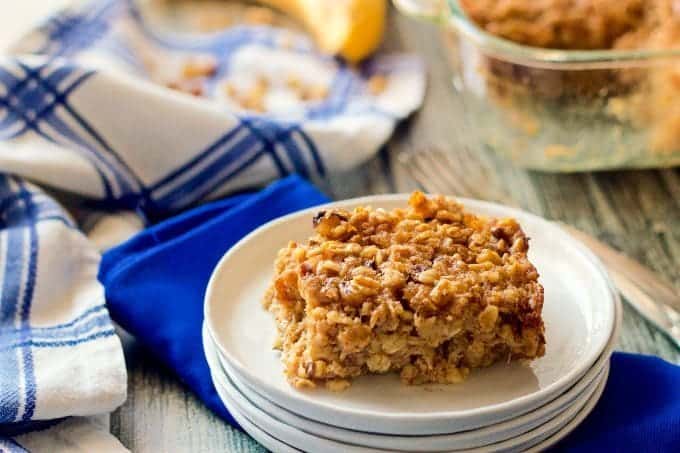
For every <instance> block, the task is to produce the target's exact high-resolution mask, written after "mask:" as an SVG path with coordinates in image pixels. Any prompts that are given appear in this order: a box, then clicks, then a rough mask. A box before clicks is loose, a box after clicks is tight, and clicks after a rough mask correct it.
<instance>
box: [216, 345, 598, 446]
mask: <svg viewBox="0 0 680 453" xmlns="http://www.w3.org/2000/svg"><path fill="white" fill-rule="evenodd" d="M204 334H205V335H204V336H203V343H204V353H205V354H206V358H207V356H208V354H209V352H208V350H207V348H206V347H205V343H206V339H207V340H208V341H210V340H211V339H210V335H209V334H208V333H207V332H204ZM213 347H214V346H213ZM213 355H218V352H217V348H214V349H213ZM214 359H218V357H214ZM214 359H213V360H214ZM208 360H210V359H208ZM217 371H219V370H217ZM609 372H610V364H609V361H606V362H605V364H604V367H603V368H602V369H601V370H600V371H599V372H598V374H597V376H596V380H595V385H594V386H593V387H592V388H588V390H587V395H586V396H585V397H583V395H580V398H578V399H577V400H576V401H574V403H573V404H572V405H570V406H569V407H567V409H566V410H565V411H564V412H561V413H559V414H558V415H557V416H556V417H554V418H552V419H550V420H548V421H546V422H545V423H542V424H541V425H539V426H537V427H535V428H533V429H531V430H529V431H527V432H524V433H522V434H519V435H517V436H513V437H511V438H509V439H505V440H502V441H498V442H494V443H491V444H487V445H482V446H478V447H470V448H462V449H455V450H450V451H452V452H455V453H481V452H483V451H486V450H487V449H489V448H502V449H505V448H508V449H513V448H518V447H519V448H523V449H524V448H529V449H530V448H534V446H535V445H541V444H543V443H544V442H546V441H548V440H550V439H553V443H554V442H556V441H557V440H559V439H561V438H562V437H564V436H565V435H566V434H568V433H569V432H571V430H573V429H574V428H575V427H576V426H578V424H580V423H581V422H582V421H583V420H584V419H585V416H586V415H588V414H589V413H590V411H592V409H593V408H594V406H595V404H596V403H597V402H598V401H599V399H600V397H601V395H602V392H603V391H604V388H605V387H606V384H607V382H608V377H609ZM214 373H215V372H214V371H213V370H212V367H211V378H212V379H213V382H214V385H215V387H216V390H217V389H218V388H219V389H220V390H222V391H223V392H224V393H226V394H228V397H229V398H232V399H235V400H238V399H245V401H246V403H240V402H239V401H235V402H234V406H236V408H235V409H236V412H238V413H239V414H240V415H242V416H243V417H245V418H246V419H248V421H249V422H251V423H252V424H253V425H255V426H257V427H258V428H259V429H260V430H262V431H263V432H265V433H267V434H268V435H269V436H271V437H273V438H275V439H277V440H278V441H280V442H283V443H284V444H286V445H288V446H290V447H292V448H296V449H299V448H302V447H300V446H295V445H291V444H289V443H288V442H287V441H284V440H282V439H280V438H278V437H276V436H275V435H273V434H269V433H268V432H267V431H265V429H264V428H263V427H260V426H259V425H258V422H256V421H253V420H252V419H251V418H250V417H249V416H248V415H249V413H248V411H247V409H244V408H242V407H241V404H248V405H252V406H253V407H254V408H255V409H257V410H258V411H260V412H261V414H259V415H258V416H259V417H268V418H271V419H272V422H273V423H276V424H279V425H281V429H287V430H292V431H293V432H295V431H299V432H301V433H302V435H303V436H305V437H311V438H312V439H314V438H317V439H318V441H320V442H326V441H327V442H331V443H333V444H337V445H335V447H336V448H339V449H343V448H344V449H349V448H351V449H352V450H353V451H357V452H359V451H393V449H391V448H378V447H370V446H365V445H358V444H354V443H351V442H349V441H339V440H332V439H327V438H324V437H321V436H319V435H317V434H314V433H309V432H306V431H304V430H301V429H300V428H297V427H295V426H293V425H289V424H288V423H286V422H285V421H282V420H278V419H276V418H275V417H273V416H272V415H270V414H268V413H267V412H266V411H264V409H262V408H260V407H259V406H256V405H255V404H254V403H252V402H251V401H250V400H248V399H247V397H246V396H245V395H243V394H242V393H241V392H240V390H239V388H238V386H237V385H236V384H235V383H234V382H233V381H232V380H231V376H230V375H229V374H228V373H224V375H223V376H218V377H217V378H216V374H214ZM220 377H222V378H223V379H227V380H228V383H227V387H226V388H225V385H224V383H223V382H222V380H221V379H219V378H220ZM232 392H236V393H238V397H235V396H233V395H232ZM218 393H219V392H218ZM220 399H222V397H221V396H220ZM225 404H226V403H225ZM574 407H576V409H575V410H574V412H573V413H570V410H573V408H574ZM584 412H585V413H584ZM251 416H252V415H251ZM565 418H566V421H565V420H564V419H565ZM267 422H269V420H267ZM546 426H550V427H549V428H547V430H546V431H548V433H547V434H546V433H545V432H541V433H538V434H537V433H535V431H537V430H539V431H540V430H541V429H543V428H545V427H546ZM567 427H571V429H570V430H569V431H564V430H565V428H567ZM551 430H552V431H551ZM532 433H533V437H532ZM560 434H561V437H557V436H558V435H560ZM541 436H545V437H543V438H542V439H540V440H538V441H536V439H535V438H536V437H541ZM386 437H389V436H386ZM534 441H536V442H534ZM513 443H514V445H513ZM527 443H528V444H529V445H526V444H527Z"/></svg>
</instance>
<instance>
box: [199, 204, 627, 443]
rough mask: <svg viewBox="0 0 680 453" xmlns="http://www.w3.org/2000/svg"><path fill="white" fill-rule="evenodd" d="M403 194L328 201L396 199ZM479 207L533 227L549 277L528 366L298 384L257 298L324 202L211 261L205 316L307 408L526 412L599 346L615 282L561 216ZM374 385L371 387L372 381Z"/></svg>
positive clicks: (408, 424)
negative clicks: (536, 352) (431, 380)
mask: <svg viewBox="0 0 680 453" xmlns="http://www.w3.org/2000/svg"><path fill="white" fill-rule="evenodd" d="M407 197H408V196H407V195H388V196H378V197H367V198H361V199H356V200H348V201H344V202H339V203H334V204H333V205H334V206H342V207H345V208H350V209H351V208H353V207H355V206H359V205H372V206H374V207H383V208H386V209H392V208H395V207H403V206H405V205H406V200H407ZM461 201H462V202H463V203H464V204H465V205H466V207H467V208H468V209H469V210H471V211H473V212H476V213H479V214H483V215H490V216H512V217H515V218H517V219H518V220H519V221H520V223H521V224H522V227H523V228H524V230H525V231H526V233H527V234H528V235H529V237H531V250H530V259H531V260H532V262H533V263H534V264H535V265H536V267H537V269H538V271H539V273H540V274H541V282H542V284H543V286H544V287H545V304H544V311H543V317H544V320H545V323H546V337H547V349H546V355H545V356H544V357H542V358H541V359H539V360H535V361H533V362H532V363H531V365H530V366H523V365H521V364H518V363H512V364H509V365H508V364H497V365H495V366H493V367H489V368H486V369H483V370H474V371H473V373H471V376H470V378H469V379H468V380H467V381H465V382H464V383H462V384H459V385H425V386H404V385H402V384H401V383H400V381H399V379H398V377H397V376H396V375H395V374H389V375H372V376H364V377H361V378H358V379H356V380H355V381H354V383H353V385H352V386H351V387H350V388H349V389H347V390H346V391H344V392H340V393H334V392H330V391H327V390H325V389H314V390H311V391H298V390H296V389H294V388H292V387H291V386H290V385H289V384H288V383H287V382H286V380H285V378H284V376H283V372H282V365H281V363H280V359H279V354H278V353H277V352H275V351H272V350H271V344H272V341H273V339H274V335H275V324H274V320H273V318H272V316H271V315H270V314H269V313H267V312H265V311H264V310H263V309H262V307H261V299H262V296H263V294H264V292H265V289H266V288H267V286H268V284H269V282H270V280H271V277H272V273H273V262H274V259H275V257H276V253H277V251H278V250H279V248H281V247H282V246H284V245H285V244H286V243H287V242H288V241H289V240H297V241H303V240H305V239H306V238H307V237H309V236H310V234H311V233H312V227H311V218H312V216H313V214H314V213H316V212H317V211H318V210H319V209H322V208H320V207H316V208H312V209H308V210H305V211H301V212H298V213H294V214H291V215H288V216H285V217H282V218H280V219H278V220H275V221H273V222H270V223H268V224H267V225H264V226H262V227H260V228H259V229H257V230H255V231H254V232H253V233H251V234H250V235H248V236H247V237H245V238H244V239H243V240H241V241H240V242H239V243H238V244H236V245H235V246H234V247H233V248H232V249H231V250H230V251H229V252H228V253H227V254H226V255H225V256H224V257H223V258H222V260H221V261H220V263H219V264H218V265H217V268H216V269H215V271H214V273H213V275H212V277H211V279H210V283H209V285H208V290H207V292H206V302H205V319H206V323H207V326H208V329H209V330H210V332H211V335H212V336H213V337H214V339H215V342H216V345H217V347H218V348H219V350H220V352H221V355H222V356H223V357H224V358H225V359H226V360H227V361H228V362H229V364H230V365H231V366H232V367H233V368H234V369H235V370H236V371H237V372H238V374H239V376H242V377H243V378H244V379H243V380H245V381H246V382H248V383H249V384H251V386H252V387H253V388H255V389H256V390H257V391H258V392H259V393H260V394H262V395H265V396H266V397H267V398H268V399H270V400H271V401H274V402H276V403H277V404H278V405H280V406H284V407H286V408H288V409H289V410H290V411H292V412H296V413H298V414H301V415H304V416H306V417H307V418H311V419H314V420H319V421H322V422H324V423H329V424H333V425H335V426H341V427H344V428H349V429H356V430H362V431H369V432H375V433H386V434H401V435H426V434H448V433H453V432H459V431H463V430H469V429H474V428H479V427H482V426H488V425H491V424H495V423H499V422H501V421H503V420H507V419H509V418H513V417H517V416H518V415H521V414H523V413H526V412H529V411H531V410H533V409H535V408H537V407H539V406H542V405H544V404H545V403H547V402H548V401H550V400H552V399H554V398H555V397H556V396H557V395H559V394H560V393H562V392H564V391H565V390H566V389H567V388H569V387H570V386H572V385H573V384H574V383H575V382H576V381H578V380H579V379H580V378H581V377H582V376H583V375H584V374H585V372H586V371H587V370H588V369H589V368H590V367H591V366H592V365H593V363H594V362H595V361H596V359H597V357H599V356H600V354H601V353H602V351H603V349H604V348H605V346H606V344H607V342H608V340H609V338H610V337H611V334H612V331H613V328H614V312H615V310H614V305H615V301H616V300H617V297H618V296H617V295H616V293H615V291H612V286H611V284H610V283H609V280H608V277H607V275H606V272H605V271H604V269H603V268H602V266H601V264H600V263H599V261H598V260H597V259H596V258H595V257H594V256H593V255H592V253H590V252H589V251H588V250H587V249H586V248H585V247H584V246H583V245H582V244H581V243H580V242H578V241H576V240H574V239H572V238H571V237H570V236H569V235H568V234H566V233H565V232H563V231H562V230H560V229H559V228H558V227H557V226H555V225H553V224H551V223H549V222H546V221H545V220H543V219H541V218H539V217H536V216H534V215H531V214H528V213H526V212H523V211H518V210H515V209H511V208H507V207H503V206H500V205H495V204H491V203H485V202H480V201H475V200H465V199H461ZM378 388H379V389H380V391H375V390H376V389H378Z"/></svg>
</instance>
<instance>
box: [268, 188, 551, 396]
mask: <svg viewBox="0 0 680 453" xmlns="http://www.w3.org/2000/svg"><path fill="white" fill-rule="evenodd" d="M312 223H313V226H314V230H315V234H314V235H313V236H312V237H310V238H309V239H308V240H307V241H306V242H305V243H297V242H290V243H289V244H288V246H286V247H284V248H283V249H281V250H280V251H279V253H278V257H277V259H276V263H275V275H274V279H273V282H272V285H271V286H270V288H269V289H268V291H267V293H266V295H265V298H264V306H265V308H266V309H268V310H269V311H270V312H271V313H273V314H274V316H275V318H276V323H277V332H278V335H277V340H276V344H275V347H276V348H277V349H280V350H281V352H282V361H283V364H284V368H285V369H284V373H285V375H286V377H287V379H288V381H289V382H290V383H291V384H292V385H294V386H295V387H297V388H310V387H315V386H316V385H317V384H324V385H326V386H327V387H328V388H330V389H331V390H342V389H344V388H346V387H347V386H349V385H350V381H351V379H352V378H355V377H357V376H361V375H364V374H370V373H388V372H399V373H400V376H401V379H402V381H403V382H404V383H407V384H422V383H457V382H461V381H463V380H464V379H465V378H466V377H467V375H468V374H469V372H470V370H471V369H472V368H480V367H486V366H489V365H492V364H494V363H496V362H500V361H512V360H527V359H534V358H537V357H540V356H542V355H543V354H544V352H545V338H544V326H543V320H542V318H541V310H542V307H543V287H542V286H541V285H540V283H539V282H538V272H537V271H536V269H535V268H534V266H533V265H532V264H531V263H530V262H529V260H528V258H527V251H528V248H529V244H528V238H527V237H526V236H525V234H524V232H523V231H522V229H521V228H520V226H519V224H518V223H517V221H515V220H514V219H511V218H503V219H496V218H485V217H482V216H477V215H474V214H472V213H469V212H467V211H465V210H464V208H463V206H462V205H461V204H459V203H458V202H456V201H455V200H453V199H450V198H446V197H443V196H433V197H430V198H428V197H426V196H425V195H424V194H423V193H421V192H414V193H413V194H412V195H411V197H410V199H409V202H408V207H406V208H404V209H395V210H392V211H386V210H383V209H372V208H370V207H358V208H356V209H354V210H352V211H346V210H343V209H327V210H322V211H319V212H318V213H317V214H316V215H315V216H314V218H313V219H312Z"/></svg>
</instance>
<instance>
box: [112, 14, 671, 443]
mask: <svg viewBox="0 0 680 453" xmlns="http://www.w3.org/2000/svg"><path fill="white" fill-rule="evenodd" d="M385 48H386V50H388V51H407V52H413V53H418V54H420V55H422V56H423V58H424V59H425V60H426V62H427V66H428V92H427V98H426V100H425V104H424V106H423V108H422V109H421V110H420V111H419V112H418V113H417V114H416V115H414V117H413V118H411V119H410V120H409V121H407V122H406V123H404V124H402V125H401V126H400V127H399V128H398V130H397V131H396V133H395V135H394V137H393V139H392V140H391V142H390V143H389V145H388V146H387V147H385V149H384V150H382V151H381V152H380V154H379V155H378V156H376V157H375V158H374V159H372V160H371V161H370V162H368V163H367V164H366V165H364V166H361V167H360V168H358V169H356V170H354V171H352V172H348V173H346V174H342V175H335V176H334V177H332V178H331V179H330V181H329V183H328V185H327V187H325V190H326V191H327V192H329V193H330V194H331V195H332V196H333V198H335V199H341V198H348V197H356V196H362V195H369V194H374V193H386V192H408V191H411V190H413V189H415V188H422V189H425V190H428V191H431V192H441V193H446V194H451V195H460V196H468V197H474V198H481V199H488V200H494V201H502V202H504V203H508V204H511V205H515V206H518V207H521V208H523V209H526V210H528V211H531V212H534V213H536V214H539V215H541V216H544V217H546V218H548V219H554V220H560V221H564V222H567V223H570V224H573V225H575V226H577V227H579V228H581V229H582V230H584V231H587V232H589V233H592V234H593V235H595V236H597V237H599V238H600V239H602V240H603V241H605V242H607V243H610V244H611V245H613V246H615V247H617V248H618V249H620V250H622V251H624V252H626V253H627V254H629V255H630V256H633V257H635V258H637V259H638V260H639V261H641V262H642V263H644V264H646V265H647V266H649V267H650V268H652V269H654V270H656V271H657V272H658V273H659V274H661V275H664V276H665V277H666V278H667V279H668V280H669V281H670V282H672V283H674V284H675V285H676V287H678V288H680V265H679V264H680V173H679V172H678V171H677V170H661V171H622V172H603V173H597V174H573V175H553V174H541V173H533V172H527V171H524V170H521V169H517V168H512V167H511V166H509V165H508V164H507V162H504V161H502V160H500V159H498V158H497V157H496V156H494V155H491V154H489V153H488V152H485V151H481V150H469V149H465V148H464V147H463V145H462V143H461V140H459V137H461V135H462V134H461V130H460V125H461V124H462V122H461V121H460V118H458V117H457V116H456V111H457V110H456V109H455V102H456V99H455V96H454V94H453V91H452V89H451V73H450V71H449V68H448V66H447V62H446V54H445V52H444V48H443V45H442V43H441V42H440V40H439V33H438V31H437V30H436V29H435V28H434V27H433V26H429V25H427V24H422V23H417V22H416V21H414V20H412V19H408V18H405V17H401V16H399V15H398V14H397V13H396V12H394V11H392V13H391V16H390V26H389V31H388V39H387V42H386V44H385ZM348 152H351V150H348ZM125 343H126V356H127V360H128V370H129V397H128V400H127V402H126V403H125V405H124V406H123V407H121V408H120V409H119V410H118V411H116V412H115V413H114V414H113V415H112V417H111V423H112V428H111V429H112V432H113V433H114V434H115V435H116V436H118V437H119V438H120V440H121V441H122V443H123V444H124V445H125V446H127V447H128V448H130V449H131V450H132V451H134V452H218V451H230V452H251V451H253V452H255V451H262V450H263V449H262V448H261V447H260V446H259V445H258V444H257V443H256V442H255V441H253V440H252V439H250V438H249V437H248V436H247V435H245V434H243V433H241V432H239V431H237V430H235V429H233V428H231V427H229V426H227V425H225V424H224V423H223V422H221V421H220V420H219V419H217V417H215V416H213V415H212V414H211V413H210V412H209V411H208V410H206V409H205V408H204V407H203V406H202V405H201V403H200V402H199V401H198V400H197V399H196V398H195V397H194V396H193V395H192V394H191V393H189V392H188V391H187V389H186V388H185V387H183V386H182V385H181V384H180V383H179V382H178V381H177V379H175V378H174V377H173V376H172V375H171V374H170V373H169V372H168V371H165V370H163V369H162V367H160V366H159V365H158V364H157V363H155V362H154V360H153V358H152V356H151V355H149V354H147V353H145V352H144V351H142V350H141V349H140V347H139V346H138V345H137V344H136V343H135V342H134V340H132V339H128V340H126V342H125ZM619 349H620V350H625V351H634V352H641V353H645V354H655V355H659V356H661V357H663V358H665V359H667V360H670V361H674V362H678V360H679V359H680V354H679V353H678V351H677V350H676V349H674V347H673V345H672V343H670V342H669V341H668V340H667V339H666V338H665V337H664V336H663V335H662V334H660V333H659V332H658V331H656V330H655V329H654V327H652V326H651V325H649V324H648V323H646V322H645V321H644V320H643V319H642V318H640V317H639V316H638V315H637V314H636V313H634V312H633V311H632V310H631V309H630V308H628V307H626V309H625V314H624V328H623V333H622V335H621V338H620V341H619ZM198 353H200V351H197V354H198Z"/></svg>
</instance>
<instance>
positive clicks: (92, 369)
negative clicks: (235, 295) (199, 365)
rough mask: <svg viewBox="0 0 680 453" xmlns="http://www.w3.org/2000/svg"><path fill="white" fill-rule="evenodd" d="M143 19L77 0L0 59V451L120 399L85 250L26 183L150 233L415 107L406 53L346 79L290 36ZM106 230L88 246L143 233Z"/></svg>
mask: <svg viewBox="0 0 680 453" xmlns="http://www.w3.org/2000/svg"><path fill="white" fill-rule="evenodd" d="M140 2H141V0H140ZM145 3H148V4H152V3H153V2H145ZM140 11H141V10H140V8H138V3H137V2H135V1H132V0H96V1H94V2H89V3H87V4H85V5H81V6H78V7H77V8H72V9H69V10H65V11H63V12H61V13H59V14H57V15H56V16H54V17H51V18H49V19H48V20H47V21H45V22H44V23H43V24H42V25H40V26H39V27H37V28H36V29H35V30H33V31H31V32H30V33H29V34H28V35H27V36H25V37H23V38H21V39H19V40H18V41H17V43H16V45H15V46H13V48H12V52H11V53H9V54H7V55H4V56H0V451H4V450H5V449H8V448H9V447H8V446H14V445H15V444H16V448H17V449H19V448H21V447H20V445H27V442H29V441H28V440H27V439H31V438H30V436H31V434H29V435H24V436H21V437H13V434H16V433H18V432H21V431H25V430H27V429H32V428H35V427H36V423H37V422H41V421H46V420H48V421H49V422H47V423H48V426H47V427H45V426H44V425H43V426H41V427H42V428H45V429H49V430H50V431H49V433H50V435H51V434H53V433H57V434H56V435H58V432H59V431H58V430H59V429H60V428H59V425H56V426H54V427H53V428H50V426H52V423H53V422H52V421H51V420H58V419H61V418H63V417H68V416H86V415H90V414H98V413H107V412H110V411H111V410H113V409H114V408H115V407H117V406H118V405H119V404H121V403H122V401H123V400H124V398H125V391H126V388H125V384H126V374H125V366H124V361H123V355H122V349H121V346H120V342H119V340H118V338H117V337H116V336H115V333H114V330H113V327H112V325H111V322H110V319H109V317H108V313H107V310H106V306H105V304H104V300H103V291H102V288H101V286H100V284H99V283H98V282H97V280H96V274H97V268H98V260H99V255H98V253H97V250H96V247H95V244H94V243H93V242H90V241H88V240H87V239H86V238H85V237H84V236H83V235H82V234H81V233H80V232H79V231H78V229H77V227H76V225H75V224H74V222H73V221H72V220H71V219H70V218H69V217H68V215H67V214H66V213H65V211H64V210H63V209H61V207H60V206H59V205H58V204H57V203H55V202H54V201H53V200H52V199H50V198H48V197H47V196H46V195H45V194H44V193H43V192H42V191H41V190H40V189H39V188H37V187H36V186H34V185H32V184H30V183H28V182H27V181H28V180H30V181H32V183H35V184H38V185H43V186H45V187H49V188H51V189H57V190H58V191H59V192H62V193H67V194H70V195H69V197H70V198H73V196H75V197H77V198H79V199H81V200H84V202H86V203H87V204H88V205H89V207H91V208H93V209H97V210H98V211H99V212H101V211H102V210H105V211H106V210H108V211H114V212H115V211H120V210H127V211H128V212H136V213H137V214H140V217H141V219H142V222H149V221H153V220H155V219H159V218H163V217H166V216H168V215H171V214H173V213H175V212H177V211H180V210H182V209H184V208H186V207H189V206H191V205H194V204H197V203H200V202H202V201H204V200H208V199H214V198H218V197H220V196H222V195H225V194H228V193H232V192H235V191H239V190H244V189H247V188H253V187H258V186H261V185H263V184H265V183H267V182H269V181H271V180H274V179H276V178H279V177H282V176H284V175H287V174H290V173H298V174H300V175H302V176H304V177H307V178H310V179H312V180H316V181H322V180H323V178H324V177H325V176H326V175H327V174H328V173H331V172H337V171H345V170H349V169H351V168H354V167H356V166H357V165H359V164H361V163H362V162H364V161H366V160H367V159H369V158H370V157H371V156H373V155H374V154H375V153H376V152H377V150H378V149H379V148H380V147H381V146H382V145H383V144H384V143H385V141H386V140H387V139H388V138H389V136H390V134H391V133H392V131H393V130H394V127H395V125H396V123H397V122H398V121H399V120H400V119H402V118H404V117H406V116H408V115H409V114H410V113H411V112H412V111H414V110H415V109H416V108H417V107H418V106H419V105H420V104H421V102H422V99H423V96H424V89H425V77H424V70H423V67H422V65H421V63H420V61H419V60H418V59H417V58H413V57H410V56H404V55H389V56H388V55H377V56H375V57H373V58H371V59H369V60H367V61H365V62H363V63H362V64H360V65H358V66H356V67H351V66H349V65H347V64H345V63H343V62H342V61H340V60H338V59H335V58H331V57H329V56H326V55H323V54H321V53H319V52H317V51H316V50H315V49H314V45H313V43H312V42H311V41H310V40H308V39H307V38H306V37H305V36H303V35H301V34H297V33H294V32H291V31H288V30H284V29H278V28H275V27H270V26H237V27H232V28H229V29H227V30H225V31H223V32H219V33H212V34H204V35H186V34H182V35H180V34H169V33H162V32H159V31H158V30H157V29H155V28H153V27H151V26H149V24H148V22H147V21H146V20H145V16H144V14H143V13H142V12H140ZM206 68H207V69H206ZM196 71H198V72H197V73H196ZM182 77H184V79H183V78H182ZM187 77H188V80H185V79H186V78H187ZM168 86H174V87H175V88H180V89H181V90H180V91H178V90H176V89H170V88H168ZM253 90H255V91H253ZM301 90H302V91H305V90H306V91H307V92H306V94H304V95H302V96H301V95H300V92H301ZM182 91H185V92H182ZM186 91H189V92H193V93H194V94H197V95H200V96H192V95H190V94H187V93H186ZM253 92H255V93H256V94H257V95H258V96H257V97H256V98H255V99H252V98H249V99H246V101H248V102H246V103H245V104H244V103H243V102H241V101H239V100H238V96H235V93H236V94H237V95H239V96H240V94H239V93H241V94H242V93H251V94H252V93H253ZM310 92H311V94H310ZM253 101H255V102H254V103H253ZM248 108H251V110H248ZM253 109H254V110H253ZM105 219H107V224H106V228H103V227H102V228H97V227H95V229H94V230H93V233H96V234H95V236H97V238H98V239H97V245H98V246H102V244H107V245H111V240H112V239H111V238H121V237H125V236H126V235H128V234H129V232H130V231H133V230H134V229H135V228H137V227H138V226H139V225H140V224H138V223H137V222H135V221H134V220H133V221H130V217H129V214H128V217H127V218H126V220H125V221H117V220H116V218H111V217H105ZM119 219H122V217H121V218H119ZM133 224H134V225H133ZM116 225H119V226H122V225H125V226H126V227H125V228H127V229H126V230H125V231H122V230H123V229H124V228H120V230H121V231H118V232H116V231H111V228H114V227H115V226H116ZM130 225H133V226H134V228H132V230H131V227H130ZM114 229H115V228H114ZM128 230H130V231H128ZM62 424H64V423H62ZM64 426H65V427H66V428H64V429H67V428H68V429H71V428H72V426H71V427H70V428H69V426H70V425H69V424H65V425H64ZM45 429H43V431H42V432H43V433H45ZM79 429H80V428H79ZM83 429H86V428H83ZM78 432H83V431H78ZM36 435H37V434H36ZM80 437H81V438H83V439H85V440H86V439H88V438H95V437H97V436H94V437H91V436H80ZM69 439H72V437H70V438H69ZM22 442H23V444H22ZM36 442H38V440H36ZM29 443H30V442H29ZM34 445H37V444H34ZM54 445H55V448H56V444H54ZM91 446H93V448H94V444H92V445H91ZM12 448H14V447H12ZM80 448H84V449H85V451H87V446H80ZM89 451H93V450H89Z"/></svg>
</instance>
